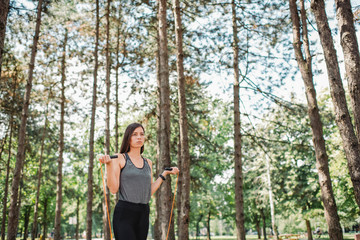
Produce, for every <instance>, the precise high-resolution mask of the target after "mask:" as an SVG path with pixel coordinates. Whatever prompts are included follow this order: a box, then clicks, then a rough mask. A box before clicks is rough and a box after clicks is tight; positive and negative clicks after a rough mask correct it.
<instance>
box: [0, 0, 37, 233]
mask: <svg viewBox="0 0 360 240" xmlns="http://www.w3.org/2000/svg"><path fill="white" fill-rule="evenodd" d="M41 11H42V0H39V3H38V8H37V18H36V27H35V35H34V39H33V46H32V51H31V57H30V64H29V75H28V80H27V83H26V88H25V96H24V103H23V109H22V113H21V124H20V130H19V139H18V151H17V154H16V163H15V169H14V176H13V181H12V184H11V192H12V195H11V201H10V209H9V218H8V230H7V239H8V240H15V239H16V232H17V231H16V230H17V225H18V221H17V219H18V216H17V211H16V209H17V199H18V192H19V191H18V190H19V183H20V176H21V169H22V168H23V165H24V159H25V136H26V122H27V117H28V110H29V105H30V93H31V88H32V80H33V72H34V67H35V57H36V52H37V43H38V40H39V35H40V25H41Z"/></svg>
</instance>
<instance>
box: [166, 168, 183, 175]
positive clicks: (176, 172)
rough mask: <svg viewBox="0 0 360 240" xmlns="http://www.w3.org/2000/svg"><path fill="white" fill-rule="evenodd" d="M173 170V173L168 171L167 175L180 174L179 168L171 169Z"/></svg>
mask: <svg viewBox="0 0 360 240" xmlns="http://www.w3.org/2000/svg"><path fill="white" fill-rule="evenodd" d="M171 168H172V170H171V171H169V170H167V171H165V172H166V173H167V174H178V173H179V172H180V171H179V169H178V168H177V167H171Z"/></svg>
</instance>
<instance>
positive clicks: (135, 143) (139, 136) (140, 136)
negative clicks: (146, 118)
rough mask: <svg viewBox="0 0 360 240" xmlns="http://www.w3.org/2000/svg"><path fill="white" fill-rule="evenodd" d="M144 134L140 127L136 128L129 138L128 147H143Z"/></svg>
mask: <svg viewBox="0 0 360 240" xmlns="http://www.w3.org/2000/svg"><path fill="white" fill-rule="evenodd" d="M144 141H145V133H144V130H143V128H142V127H138V128H136V129H135V130H134V132H133V133H132V135H131V138H130V147H132V148H141V147H142V146H143V145H144Z"/></svg>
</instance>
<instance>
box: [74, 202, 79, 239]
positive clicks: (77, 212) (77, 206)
mask: <svg viewBox="0 0 360 240" xmlns="http://www.w3.org/2000/svg"><path fill="white" fill-rule="evenodd" d="M79 212H80V198H79V197H78V198H77V199H76V228H75V238H76V240H79V227H80V214H79Z"/></svg>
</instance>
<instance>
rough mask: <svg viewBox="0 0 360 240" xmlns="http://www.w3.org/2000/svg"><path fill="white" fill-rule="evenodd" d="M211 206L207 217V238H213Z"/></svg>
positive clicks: (209, 239)
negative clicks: (211, 234)
mask: <svg viewBox="0 0 360 240" xmlns="http://www.w3.org/2000/svg"><path fill="white" fill-rule="evenodd" d="M210 208H211V207H210V206H209V212H208V215H207V219H206V239H207V240H211V236H210V232H211V230H210V218H211V210H210Z"/></svg>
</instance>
